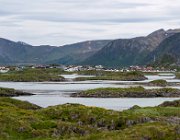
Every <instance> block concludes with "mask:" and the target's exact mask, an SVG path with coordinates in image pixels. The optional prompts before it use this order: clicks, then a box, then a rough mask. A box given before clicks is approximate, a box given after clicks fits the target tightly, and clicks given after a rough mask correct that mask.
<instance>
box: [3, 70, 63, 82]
mask: <svg viewBox="0 0 180 140" xmlns="http://www.w3.org/2000/svg"><path fill="white" fill-rule="evenodd" d="M62 72H63V71H62V70H60V69H24V70H20V71H15V70H13V71H10V72H8V73H4V74H3V73H1V74H0V81H13V82H44V81H64V78H63V77H62V76H60V74H61V73H62Z"/></svg>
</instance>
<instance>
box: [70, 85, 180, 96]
mask: <svg viewBox="0 0 180 140" xmlns="http://www.w3.org/2000/svg"><path fill="white" fill-rule="evenodd" d="M71 97H87V98H153V97H180V90H178V89H171V88H162V89H150V90H149V89H148V90H146V89H144V88H143V87H131V88H99V89H93V90H87V91H82V92H79V93H73V94H72V95H71Z"/></svg>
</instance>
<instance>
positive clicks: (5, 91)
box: [0, 88, 34, 97]
mask: <svg viewBox="0 0 180 140" xmlns="http://www.w3.org/2000/svg"><path fill="white" fill-rule="evenodd" d="M30 95H34V94H32V93H28V92H24V91H19V90H15V89H10V88H0V97H15V96H30Z"/></svg>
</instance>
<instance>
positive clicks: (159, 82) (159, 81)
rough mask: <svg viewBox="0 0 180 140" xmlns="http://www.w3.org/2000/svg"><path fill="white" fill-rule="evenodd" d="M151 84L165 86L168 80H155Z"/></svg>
mask: <svg viewBox="0 0 180 140" xmlns="http://www.w3.org/2000/svg"><path fill="white" fill-rule="evenodd" d="M149 85H151V86H161V87H165V86H167V85H168V82H167V81H166V80H161V79H160V80H153V81H151V82H149Z"/></svg>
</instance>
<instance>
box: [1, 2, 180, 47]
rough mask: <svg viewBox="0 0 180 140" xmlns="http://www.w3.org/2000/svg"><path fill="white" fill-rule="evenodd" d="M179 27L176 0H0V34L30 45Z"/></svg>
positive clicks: (118, 35)
mask: <svg viewBox="0 0 180 140" xmlns="http://www.w3.org/2000/svg"><path fill="white" fill-rule="evenodd" d="M160 28H164V29H169V28H180V0H0V37H2V38H7V39H10V40H15V41H18V40H20V41H24V42H27V43H29V44H33V45H40V44H49V45H58V46H59V45H63V44H70V43H74V42H79V41H85V40H93V39H116V38H131V37H135V36H140V35H147V34H149V33H150V32H152V31H154V30H157V29H160Z"/></svg>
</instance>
